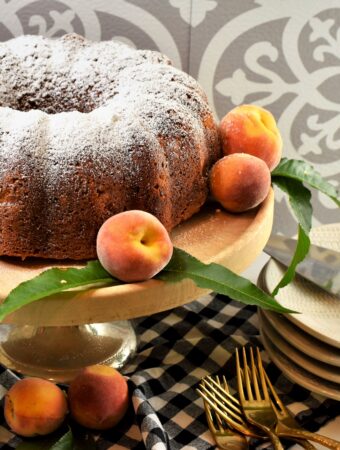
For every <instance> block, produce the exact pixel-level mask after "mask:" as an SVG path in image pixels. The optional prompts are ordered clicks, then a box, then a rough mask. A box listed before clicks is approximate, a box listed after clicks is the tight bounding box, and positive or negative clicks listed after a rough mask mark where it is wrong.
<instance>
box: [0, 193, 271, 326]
mask: <svg viewBox="0 0 340 450" xmlns="http://www.w3.org/2000/svg"><path fill="white" fill-rule="evenodd" d="M273 210H274V193H273V191H272V190H271V191H270V193H269V195H268V197H267V199H266V200H265V201H264V202H263V203H262V204H261V205H260V206H259V207H258V208H256V209H254V210H251V211H248V212H245V213H242V214H229V213H227V212H226V211H224V210H222V209H221V208H220V207H219V206H218V205H217V204H207V205H205V206H204V207H203V208H202V210H201V211H200V212H199V213H197V214H195V215H194V216H193V217H192V218H191V219H189V220H188V221H186V222H185V223H183V224H181V225H179V226H177V227H176V228H175V229H174V230H173V232H172V233H171V238H172V241H173V243H174V245H175V246H176V247H178V248H181V249H183V250H185V251H187V252H188V253H190V254H191V255H193V256H195V257H196V258H198V259H200V260H201V261H203V262H205V263H210V262H216V263H220V264H223V265H224V266H226V267H228V268H229V269H230V270H232V271H234V272H236V273H241V272H243V271H244V270H245V269H246V268H247V267H248V266H249V265H250V264H251V263H252V262H253V261H254V260H255V259H256V258H257V256H258V255H259V254H260V253H261V251H262V249H263V248H264V246H265V245H266V242H267V240H268V238H269V236H270V233H271V229H272V223H273ZM55 265H56V264H55V263H54V264H53V262H51V261H49V262H48V263H47V262H46V261H44V260H39V261H35V260H30V261H23V262H18V261H17V260H15V262H14V261H13V260H11V259H10V258H0V300H3V299H4V298H5V297H6V296H7V295H8V293H9V292H10V291H11V290H12V289H13V288H14V287H16V286H17V285H18V284H19V283H21V282H23V281H25V280H28V279H30V278H33V277H34V276H36V275H37V274H38V273H40V272H42V271H43V270H46V269H49V268H51V267H55ZM58 266H59V267H61V265H59V264H58ZM65 266H67V267H70V266H72V267H81V265H79V264H74V265H71V264H70V263H68V264H63V267H65ZM208 292H209V291H208V290H205V289H201V288H198V287H197V286H196V285H195V284H194V283H193V282H192V281H191V280H183V281H181V282H178V283H166V282H163V281H159V280H149V281H144V282H142V283H131V284H122V285H119V286H108V287H102V288H95V289H89V290H72V291H68V292H65V293H62V294H58V295H53V296H50V297H48V298H46V299H42V300H39V301H36V302H33V303H31V304H29V305H26V306H25V307H23V308H21V309H20V310H18V311H16V312H14V313H12V314H11V315H9V316H7V317H6V318H5V320H4V323H13V324H17V325H25V324H26V325H33V326H69V325H79V324H84V323H103V322H110V321H115V320H126V319H132V318H137V317H142V316H148V315H151V314H154V313H157V312H161V311H165V310H168V309H172V308H175V307H177V306H180V305H183V304H185V303H187V302H190V301H192V300H194V299H195V298H198V297H200V296H202V295H205V294H207V293H208Z"/></svg>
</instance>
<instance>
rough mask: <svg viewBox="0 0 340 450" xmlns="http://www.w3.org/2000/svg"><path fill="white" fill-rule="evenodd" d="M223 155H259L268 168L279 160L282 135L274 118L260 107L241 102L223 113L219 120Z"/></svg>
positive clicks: (273, 166)
mask: <svg viewBox="0 0 340 450" xmlns="http://www.w3.org/2000/svg"><path fill="white" fill-rule="evenodd" d="M219 129H220V135H221V142H222V148H223V154H224V155H231V154H233V153H248V154H250V155H253V156H257V157H258V158H261V159H263V161H265V163H266V164H267V166H268V167H269V170H270V171H272V170H273V169H274V168H275V167H276V166H277V165H278V163H279V162H280V159H281V154H282V139H281V135H280V131H279V129H278V128H277V125H276V121H275V118H274V117H273V115H272V114H271V113H270V112H269V111H267V110H266V109H264V108H261V107H259V106H256V105H241V106H237V107H236V108H234V109H232V110H231V111H230V112H228V114H226V115H225V116H224V117H223V119H222V120H221V123H220V127H219Z"/></svg>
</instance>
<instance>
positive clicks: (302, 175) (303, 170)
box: [272, 158, 340, 206]
mask: <svg viewBox="0 0 340 450" xmlns="http://www.w3.org/2000/svg"><path fill="white" fill-rule="evenodd" d="M276 177H285V178H293V179H295V180H299V181H301V182H304V183H307V184H308V185H309V186H311V187H313V188H315V189H317V190H319V191H320V192H323V193H324V194H326V195H328V197H330V198H331V199H332V200H333V201H334V202H335V203H336V204H337V205H338V206H340V199H339V192H338V191H337V190H336V189H335V187H334V186H333V185H331V184H330V183H329V182H328V181H327V180H325V179H324V178H322V176H321V175H320V173H319V172H317V171H316V170H315V169H314V167H313V166H311V165H310V164H308V163H306V162H305V161H299V160H296V159H288V158H282V159H281V161H280V163H279V165H278V166H277V167H276V168H275V169H274V170H273V172H272V181H273V182H275V178H276Z"/></svg>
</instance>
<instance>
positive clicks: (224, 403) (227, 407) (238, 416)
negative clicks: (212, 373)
mask: <svg viewBox="0 0 340 450" xmlns="http://www.w3.org/2000/svg"><path fill="white" fill-rule="evenodd" d="M206 384H207V386H209V388H210V390H209V389H207V388H206V386H205V385H204V384H202V383H200V385H199V386H200V388H201V389H202V391H203V393H204V394H205V395H206V396H207V397H209V398H210V399H211V400H212V401H215V403H216V404H218V405H219V407H220V408H222V409H223V411H224V412H225V413H226V414H228V415H229V416H230V417H233V418H234V419H235V420H237V421H238V422H240V423H242V422H244V421H243V419H242V412H241V410H239V409H236V408H235V407H234V408H233V409H234V410H233V409H232V407H233V405H231V404H230V402H229V401H228V398H226V397H225V396H223V395H221V394H220V393H218V397H219V398H217V396H215V395H214V393H215V392H217V391H215V390H214V392H211V390H212V388H213V387H212V386H211V385H209V384H208V383H206ZM220 399H221V400H220Z"/></svg>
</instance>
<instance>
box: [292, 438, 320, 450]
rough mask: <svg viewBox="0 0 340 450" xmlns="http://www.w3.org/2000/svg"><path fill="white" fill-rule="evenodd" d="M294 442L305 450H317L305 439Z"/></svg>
mask: <svg viewBox="0 0 340 450" xmlns="http://www.w3.org/2000/svg"><path fill="white" fill-rule="evenodd" d="M295 442H296V443H297V444H298V445H300V447H303V448H305V449H306V450H317V449H316V447H315V446H314V445H313V444H311V443H310V442H309V441H307V440H306V439H295Z"/></svg>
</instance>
